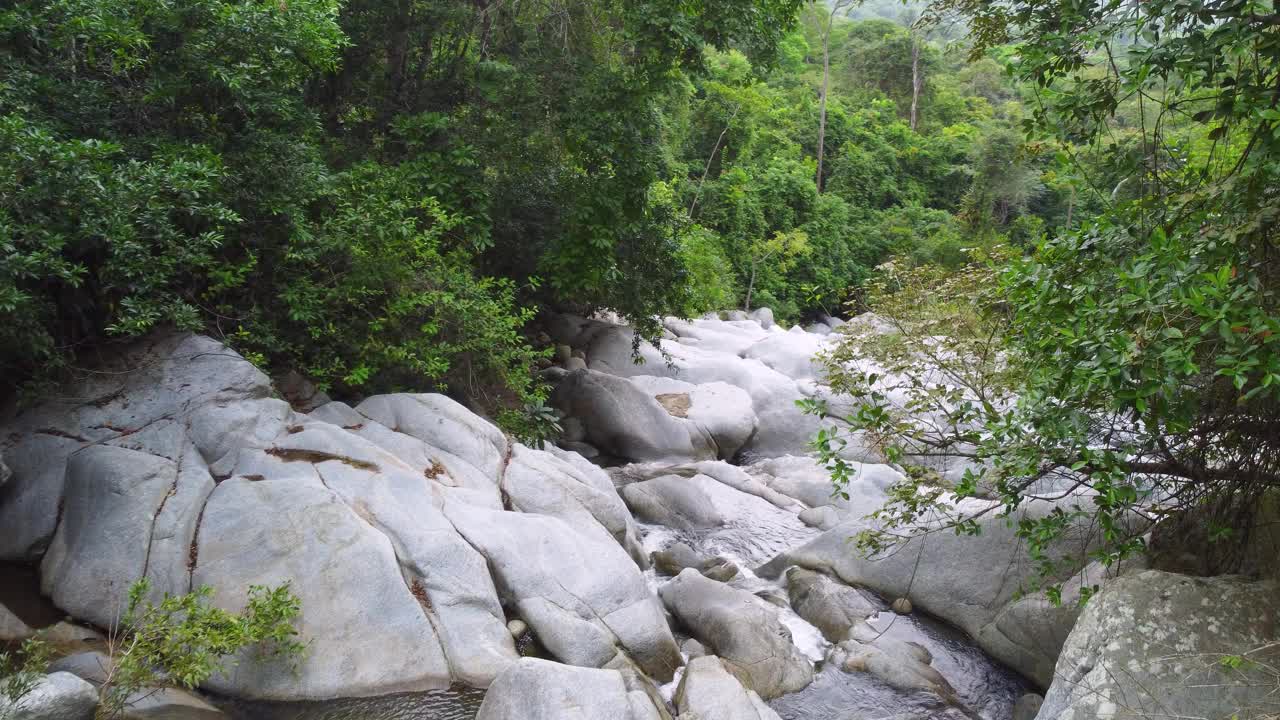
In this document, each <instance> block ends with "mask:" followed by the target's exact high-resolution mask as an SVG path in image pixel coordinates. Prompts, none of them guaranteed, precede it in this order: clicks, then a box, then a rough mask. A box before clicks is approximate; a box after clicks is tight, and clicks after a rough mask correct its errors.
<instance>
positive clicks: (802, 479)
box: [747, 455, 906, 515]
mask: <svg viewBox="0 0 1280 720" xmlns="http://www.w3.org/2000/svg"><path fill="white" fill-rule="evenodd" d="M747 469H748V471H749V472H750V473H752V474H753V475H754V476H756V477H758V478H762V479H763V481H764V482H766V483H767V484H768V486H769V488H770V489H772V490H774V491H775V492H778V493H781V494H783V495H786V496H787V497H790V498H794V499H796V500H799V501H800V502H802V503H804V504H805V505H808V506H809V507H811V508H817V507H822V506H824V505H830V506H832V507H834V508H837V509H838V510H839V511H840V512H841V513H842V514H845V513H853V514H857V515H866V514H868V513H871V512H873V511H875V510H877V509H878V508H880V507H881V506H882V505H884V502H885V500H886V499H887V497H888V496H887V493H886V491H887V490H888V488H889V487H890V486H891V485H893V484H895V483H898V482H901V481H903V480H905V479H906V478H905V477H904V476H903V474H902V473H900V472H898V471H897V470H895V469H894V468H892V467H890V466H888V465H883V464H878V463H870V462H855V463H852V469H853V476H852V477H851V478H850V480H849V482H848V484H846V485H844V486H843V487H841V488H840V491H841V492H842V493H844V495H848V497H847V498H846V497H844V495H840V494H837V493H836V487H835V485H833V484H832V482H831V470H830V469H829V468H827V467H826V466H824V465H822V464H821V463H819V462H818V461H817V460H816V459H814V458H812V457H809V456H795V455H785V456H782V457H777V458H769V459H767V460H762V461H760V462H757V463H754V464H752V465H751V466H749V467H748V468H747Z"/></svg>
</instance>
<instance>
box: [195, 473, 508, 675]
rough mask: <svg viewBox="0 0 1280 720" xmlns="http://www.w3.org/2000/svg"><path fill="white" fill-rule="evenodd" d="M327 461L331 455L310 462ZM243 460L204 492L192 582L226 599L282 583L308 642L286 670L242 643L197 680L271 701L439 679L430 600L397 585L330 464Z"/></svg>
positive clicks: (440, 654) (391, 566)
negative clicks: (223, 667)
mask: <svg viewBox="0 0 1280 720" xmlns="http://www.w3.org/2000/svg"><path fill="white" fill-rule="evenodd" d="M329 463H333V465H342V464H343V463H342V461H338V460H332V461H327V462H325V463H320V465H328V464H329ZM273 464H274V465H278V467H275V466H273ZM253 469H254V470H256V471H257V472H256V473H252V474H249V473H246V475H248V477H246V475H240V476H237V477H233V478H231V479H229V480H226V481H224V482H223V483H221V484H220V485H219V486H218V487H217V489H216V490H215V491H214V492H213V494H212V495H211V496H210V498H209V502H208V504H207V505H206V506H205V508H204V514H203V518H202V520H201V525H200V532H199V538H198V555H197V564H196V565H195V569H194V572H193V574H192V582H193V584H194V585H196V586H199V585H209V586H212V587H213V588H214V590H215V592H214V596H213V599H214V602H215V603H216V604H218V605H219V606H222V607H229V608H240V607H243V606H244V605H245V603H246V601H247V597H246V591H247V589H248V588H249V587H250V586H251V585H267V586H276V585H279V584H281V583H285V582H289V583H291V589H292V590H293V592H294V593H295V594H296V595H297V596H298V598H299V599H300V600H301V605H302V615H301V618H300V620H299V622H298V630H299V633H300V635H301V637H303V638H305V639H306V640H307V641H309V643H310V645H309V647H308V652H307V653H306V654H305V655H303V657H302V658H301V659H300V660H299V661H298V662H299V666H298V672H297V673H294V672H292V671H291V668H290V667H289V666H288V665H287V664H286V663H282V662H270V661H266V660H258V659H257V658H256V656H255V654H254V653H253V652H252V651H246V652H245V653H244V656H243V657H242V658H240V659H239V660H240V661H239V662H238V663H237V664H235V665H234V666H233V667H232V668H231V669H230V670H229V671H228V673H227V674H226V675H225V676H221V677H215V678H214V679H213V680H212V681H211V682H210V683H209V687H210V688H211V689H213V690H216V691H219V692H223V693H229V694H230V693H234V694H236V695H240V696H243V697H252V698H262V699H274V700H293V699H301V698H333V697H341V696H359V695H371V694H376V693H380V692H387V691H393V690H428V689H434V688H445V687H448V686H449V685H450V684H451V683H452V680H453V677H452V674H451V673H450V668H449V663H448V658H447V656H446V655H445V651H444V648H443V647H442V646H441V643H440V640H439V638H438V637H437V635H436V632H435V630H434V629H433V627H432V618H431V617H430V611H431V610H430V608H429V607H428V606H426V604H425V603H422V602H421V601H420V600H419V599H418V597H417V596H416V594H415V592H414V591H413V589H412V588H411V587H410V586H409V585H407V584H406V581H405V578H404V577H403V576H402V575H401V572H400V563H399V561H398V560H397V557H396V553H395V550H394V548H393V547H392V544H391V542H390V541H389V539H388V538H387V536H386V535H384V534H382V533H381V532H379V531H378V530H376V529H375V528H374V526H373V525H372V524H371V523H370V522H368V521H366V520H365V519H364V518H362V517H360V515H358V514H357V513H356V512H355V510H353V509H352V508H351V507H350V506H348V505H347V503H345V502H344V501H343V500H342V498H341V497H340V496H339V495H338V494H337V493H335V491H334V490H331V489H330V488H328V487H326V485H325V481H324V480H323V479H322V475H321V473H322V472H324V470H331V469H336V468H324V469H323V470H322V469H321V468H320V467H319V466H318V465H315V464H312V463H311V462H306V461H293V462H284V461H280V460H278V459H276V458H266V459H263V461H262V462H261V463H259V465H258V466H257V467H254V468H253ZM255 476H256V477H259V478H261V479H251V478H252V477H255ZM504 634H505V630H504ZM508 640H509V636H508Z"/></svg>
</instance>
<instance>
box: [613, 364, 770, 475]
mask: <svg viewBox="0 0 1280 720" xmlns="http://www.w3.org/2000/svg"><path fill="white" fill-rule="evenodd" d="M631 382H632V383H635V384H636V385H637V386H638V387H639V388H640V389H642V390H644V391H645V392H647V393H649V394H650V395H653V397H654V399H655V400H657V401H658V404H660V405H662V407H663V408H664V409H665V410H666V411H667V412H668V413H670V414H671V415H674V416H675V417H679V418H684V419H686V420H688V424H689V425H690V426H691V427H690V432H691V433H697V434H698V435H700V436H701V437H702V441H703V443H704V444H706V445H708V446H710V447H712V448H713V449H714V451H715V457H718V458H721V459H724V460H729V459H732V458H733V457H734V455H736V454H737V453H738V450H739V449H741V448H742V446H743V445H744V444H746V442H747V440H749V439H750V438H751V435H752V434H753V433H754V432H755V431H756V422H757V420H756V413H755V410H754V408H752V406H751V396H750V395H748V394H747V391H745V390H743V389H742V388H739V387H736V386H734V385H730V384H728V383H723V382H708V383H702V384H700V385H694V384H692V383H687V382H683V381H681V380H675V379H673V378H668V377H659V376H654V375H637V376H635V377H633V378H631Z"/></svg>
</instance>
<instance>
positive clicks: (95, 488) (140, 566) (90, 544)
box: [40, 445, 178, 627]
mask: <svg viewBox="0 0 1280 720" xmlns="http://www.w3.org/2000/svg"><path fill="white" fill-rule="evenodd" d="M177 481H178V466H177V464H176V463H174V462H173V461H170V460H167V459H165V458H163V457H159V456H156V455H152V454H149V453H145V452H139V451H137V450H130V449H127V448H122V447H116V446H113V445H91V446H89V447H86V448H85V449H84V450H81V451H80V452H77V453H75V454H74V455H72V456H71V458H70V459H69V460H68V462H67V473H66V491H65V496H64V503H63V512H62V522H61V523H60V524H59V525H58V531H57V533H56V534H55V535H54V537H53V542H52V544H51V545H50V546H49V551H48V552H47V553H46V554H45V556H44V562H43V563H42V564H41V568H40V584H41V590H42V592H44V593H45V594H46V595H48V596H49V597H50V598H52V599H53V602H54V604H55V605H57V606H58V607H59V608H61V609H63V610H65V611H67V612H69V613H71V614H72V615H75V616H76V617H80V618H84V619H86V620H89V621H90V622H93V623H94V624H96V625H98V626H100V627H110V626H112V625H113V624H115V622H116V621H117V620H118V613H120V612H121V611H122V610H123V608H122V607H120V606H119V605H116V604H115V603H104V602H103V600H104V599H105V598H113V599H114V598H122V597H124V595H125V593H126V592H127V590H128V587H129V585H130V584H131V583H132V582H133V581H134V580H136V579H138V578H140V577H143V576H144V575H146V574H147V571H148V561H149V560H150V554H149V552H148V551H149V548H150V545H151V535H152V525H153V523H154V522H155V519H156V517H157V516H158V515H159V514H160V509H161V507H162V506H163V505H164V504H165V502H166V500H167V499H168V497H169V495H170V493H171V492H173V491H174V490H175V487H176V485H177ZM165 589H166V590H168V589H170V587H168V586H166V587H165Z"/></svg>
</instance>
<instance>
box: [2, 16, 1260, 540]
mask: <svg viewBox="0 0 1280 720" xmlns="http://www.w3.org/2000/svg"><path fill="white" fill-rule="evenodd" d="M1276 27H1277V21H1276V14H1275V11H1274V9H1273V8H1272V5H1271V3H1270V2H1269V0H1218V1H1215V2H1209V3H1205V2H1202V1H1201V0H1156V1H1154V2H1148V3H1143V4H1135V5H1126V4H1123V3H1119V2H1105V1H1102V0H1099V1H1097V2H1085V3H1065V2H1051V3H1047V4H1046V3H1038V2H1029V1H1025V0H1013V2H1008V3H989V2H985V1H984V0H940V1H939V2H936V3H934V4H931V5H928V6H924V5H912V4H908V5H905V6H899V5H897V4H885V3H880V4H870V5H856V4H853V3H848V2H844V1H843V0H836V1H835V2H834V3H831V4H812V3H802V2H800V1H799V0H751V1H750V2H742V1H740V0H735V1H733V2H727V1H722V0H696V1H694V2H684V1H682V2H675V1H673V0H646V1H644V2H620V1H618V0H575V1H572V2H564V1H562V0H539V1H536V2H511V1H508V0H476V1H475V2H455V1H452V0H394V1H393V0H348V1H347V2H338V0H269V1H261V2H240V1H232V0H192V1H189V2H155V1H154V0H59V1H57V2H52V1H50V0H15V1H14V2H9V3H5V4H4V5H3V7H2V8H0V36H2V38H3V39H2V40H0V78H3V79H2V80H0V373H2V374H3V375H4V377H5V378H6V379H8V380H9V381H10V382H9V383H8V387H7V392H8V394H10V395H15V396H28V395H30V396H34V395H38V394H39V392H40V391H41V389H42V388H46V387H49V386H50V383H52V382H55V381H57V380H59V379H60V378H62V377H65V376H66V375H68V374H71V375H74V374H76V373H77V372H81V371H82V370H83V368H86V367H88V366H90V365H92V362H93V358H94V356H95V354H97V353H100V352H102V351H103V350H104V348H108V347H110V346H111V345H112V344H114V343H117V342H119V341H121V340H125V339H128V338H131V337H137V336H140V335H143V334H146V333H149V332H151V331H153V330H156V329H161V328H170V327H174V328H179V329H188V330H198V331H201V332H204V333H207V334H210V335H211V336H213V337H214V338H216V339H218V340H220V341H223V342H226V343H227V344H229V345H230V346H231V347H233V348H235V349H236V350H237V351H238V352H240V353H242V354H243V355H245V356H246V357H248V358H250V359H251V360H252V361H253V362H254V363H255V364H258V365H260V366H261V367H263V368H267V369H270V370H272V371H274V372H279V371H284V370H296V371H298V372H299V373H301V374H302V375H304V376H306V377H308V378H311V379H312V380H314V381H315V382H316V383H317V384H318V385H319V386H320V387H322V388H323V389H325V390H326V391H328V392H330V393H331V394H333V395H334V396H335V397H340V398H344V397H345V398H350V397H359V396H362V395H367V394H371V393H374V392H383V391H391V390H399V389H414V390H418V391H425V390H428V389H435V390H443V391H446V392H448V393H449V394H451V395H452V396H454V397H457V398H459V399H462V400H464V401H465V402H467V403H468V404H469V405H470V406H472V407H475V408H478V409H480V410H481V411H483V412H485V413H486V414H488V415H490V416H492V417H496V418H497V419H498V420H499V421H500V422H501V424H503V425H504V427H505V428H506V429H508V430H511V431H513V432H516V433H517V434H521V435H524V436H529V435H538V434H539V433H541V432H543V431H544V430H545V429H546V428H545V427H543V426H545V425H546V424H547V423H548V422H551V423H553V422H554V420H553V419H548V418H549V416H548V415H547V414H546V413H544V412H542V410H541V408H542V405H541V403H542V401H543V400H544V399H545V392H546V391H545V388H544V387H543V386H542V385H541V383H540V382H539V381H538V380H537V376H536V374H535V372H534V371H535V369H536V368H537V367H538V365H539V364H540V363H542V362H543V361H544V359H545V358H547V357H548V356H549V355H550V353H551V348H550V347H549V345H548V343H547V342H546V340H545V338H544V337H543V336H541V335H540V333H539V323H540V319H539V316H540V313H542V312H544V311H555V312H574V313H579V314H587V313H590V312H594V311H613V312H616V313H618V314H619V315H621V316H622V317H624V318H626V319H628V321H629V322H631V323H632V324H633V325H634V326H635V327H636V328H637V330H638V331H639V333H640V336H641V338H639V339H638V341H640V340H641V339H643V338H649V339H656V338H657V337H658V336H659V335H660V333H661V318H662V317H664V316H668V315H675V316H682V317H691V316H697V315H699V314H702V313H705V312H714V311H726V310H732V309H751V308H755V307H761V306H767V307H770V308H772V310H773V312H774V314H775V316H776V317H777V318H778V319H779V320H781V321H783V322H785V323H788V324H790V323H803V322H806V321H809V320H811V319H813V318H816V317H818V316H823V315H841V316H846V317H847V316H850V315H853V314H856V313H859V312H862V311H864V310H867V309H868V308H871V309H879V310H880V311H881V312H883V313H885V314H892V312H893V311H894V310H895V309H896V310H897V311H898V314H899V315H902V316H904V317H906V318H907V319H908V320H912V319H913V318H912V317H911V313H912V312H917V316H916V317H914V321H915V322H917V326H918V327H921V328H932V331H931V332H929V333H926V335H928V336H929V337H934V336H937V335H939V334H940V333H941V330H942V329H945V330H948V331H949V332H950V333H951V334H952V335H954V336H955V337H956V338H957V342H962V343H970V344H967V345H965V346H964V348H963V349H966V351H969V350H975V349H976V350H981V351H982V352H986V350H984V348H986V349H989V346H988V345H981V344H976V343H978V341H979V340H983V339H985V340H992V339H996V340H998V342H999V347H998V348H997V349H995V350H991V351H990V352H988V353H987V354H985V355H983V357H986V358H997V357H998V358H1000V362H999V363H998V364H997V365H998V366H992V365H988V364H983V363H976V364H971V365H969V367H968V368H967V369H968V370H977V371H984V370H989V371H990V372H987V373H986V374H985V375H983V377H981V378H979V379H976V380H974V381H973V383H974V386H973V387H982V388H986V387H988V386H990V387H991V388H993V390H992V393H993V394H992V395H991V398H990V401H988V398H987V397H986V396H983V397H982V402H979V403H976V404H975V403H965V404H963V406H961V407H950V408H948V409H947V412H949V413H952V415H950V416H949V420H950V423H949V424H948V425H947V426H946V428H944V429H947V430H949V432H947V433H943V434H942V436H937V437H934V436H927V435H928V434H927V433H926V432H925V431H924V430H923V429H921V428H919V427H910V426H906V425H903V424H902V423H901V422H900V421H899V420H896V419H894V418H893V417H892V416H891V415H890V414H887V413H881V414H877V413H876V408H877V405H876V398H875V397H873V396H870V395H868V396H867V398H868V399H869V402H868V403H867V404H866V405H865V406H864V411H863V413H862V414H861V415H860V416H859V417H856V418H845V419H846V420H847V421H849V424H850V425H852V426H853V427H854V428H855V429H857V430H869V431H873V432H876V433H880V434H881V435H884V436H897V437H901V438H906V440H907V441H910V442H914V443H916V444H917V446H916V448H915V449H916V450H919V444H920V443H924V444H925V445H926V446H928V447H929V448H932V449H935V450H936V449H943V450H946V449H948V448H960V447H964V448H967V449H968V450H966V452H971V453H972V454H973V455H975V456H977V457H980V458H982V459H984V460H986V461H988V467H990V468H992V470H991V472H992V473H993V476H992V477H988V478H985V479H984V481H985V482H988V483H994V486H995V488H996V490H995V492H996V493H997V494H998V495H1001V496H1003V497H1007V498H1008V499H1009V500H1010V502H1011V503H1012V502H1016V500H1017V498H1018V497H1019V494H1020V493H1021V492H1023V491H1024V490H1026V488H1027V487H1029V484H1028V483H1030V482H1031V481H1033V480H1035V479H1039V478H1042V477H1043V476H1044V475H1045V474H1046V473H1048V472H1051V469H1054V468H1057V469H1061V468H1067V469H1068V470H1069V471H1070V472H1072V473H1074V476H1075V477H1077V478H1082V479H1081V480H1080V481H1081V482H1083V483H1086V484H1089V485H1090V487H1092V488H1093V489H1094V490H1095V491H1096V492H1098V493H1099V497H1101V498H1102V499H1101V500H1100V501H1099V503H1098V504H1099V507H1100V512H1101V513H1102V516H1103V519H1104V524H1106V525H1107V528H1108V533H1109V539H1111V540H1113V541H1114V542H1115V543H1116V545H1117V548H1116V552H1117V553H1123V552H1124V551H1125V549H1126V548H1130V547H1131V544H1132V543H1134V542H1139V540H1138V539H1135V538H1134V537H1132V536H1130V535H1127V534H1126V533H1125V532H1124V531H1123V530H1122V528H1121V519H1122V516H1123V514H1124V512H1127V511H1128V510H1131V509H1132V508H1134V507H1135V505H1136V503H1137V501H1138V500H1137V493H1138V490H1137V489H1136V487H1135V485H1134V483H1133V482H1132V481H1131V479H1130V478H1131V477H1132V475H1133V474H1134V473H1147V474H1151V473H1155V474H1157V475H1159V476H1161V477H1173V478H1176V479H1177V482H1176V483H1175V485H1174V486H1173V487H1174V488H1175V489H1174V490H1173V491H1171V492H1174V493H1175V494H1174V495H1172V496H1171V497H1170V502H1172V503H1173V504H1174V505H1179V506H1193V505H1196V504H1198V503H1203V502H1209V501H1211V500H1213V499H1214V498H1219V499H1221V498H1227V499H1228V500H1229V501H1230V502H1231V503H1235V502H1237V501H1238V500H1239V498H1241V497H1246V498H1247V497H1254V496H1256V494H1258V493H1261V492H1263V491H1265V490H1266V489H1268V488H1270V487H1273V486H1274V485H1275V484H1276V483H1277V480H1280V452H1277V447H1276V444H1277V438H1280V432H1278V431H1277V427H1280V426H1278V425H1277V423H1280V419H1278V418H1280V410H1278V408H1280V354H1278V353H1277V346H1276V343H1277V342H1280V341H1278V340H1277V331H1278V330H1280V318H1278V315H1277V310H1276V304H1277V301H1276V297H1275V286H1276V281H1277V263H1276V261H1275V245H1274V230H1273V228H1274V226H1275V222H1274V221H1275V217H1276V210H1277V206H1276V201H1277V199H1276V190H1275V189H1276V187H1277V184H1276V182H1275V175H1276V173H1277V172H1280V164H1278V163H1277V143H1278V142H1280V125H1278V123H1280V109H1278V108H1277V102H1278V101H1280V90H1277V88H1280V73H1278V70H1280V64H1278V63H1277V55H1278V54H1280V36H1278V35H1277V33H1276ZM886 268H888V269H890V270H891V271H892V272H890V271H889V270H886ZM912 293H915V294H912ZM922 310H928V311H929V312H930V313H932V314H931V315H929V316H928V317H922V316H918V315H919V313H918V311H922ZM969 330H971V331H972V332H968V331H969ZM893 351H894V349H893V348H890V349H889V352H893ZM897 351H899V352H900V351H901V348H898V349H897ZM908 355H909V354H908ZM908 355H900V358H907V357H908ZM899 369H901V370H903V371H904V372H906V371H909V370H910V369H911V367H910V362H909V361H907V360H904V363H903V364H902V365H901V367H900V368H899ZM862 380H866V378H847V379H846V381H845V382H843V383H841V382H836V383H835V386H836V387H838V388H839V389H842V390H844V391H848V392H852V393H854V394H858V392H859V389H858V388H859V383H860V382H861V381H862ZM874 380H875V379H874V378H872V379H871V382H872V383H874ZM984 383H985V384H984ZM864 384H865V383H864ZM973 387H971V388H970V389H973ZM979 395H982V393H979ZM930 400H931V399H930V398H929V397H927V396H926V397H924V398H922V399H921V400H920V401H921V402H929V401H930ZM932 400H936V398H932ZM881 409H883V408H881ZM815 412H822V408H815ZM974 427H977V428H979V430H972V428H974ZM1100 438H1101V439H1100ZM909 450H911V448H906V449H905V450H904V452H906V451H909ZM973 480H974V483H976V482H977V480H978V479H977V478H974V479H973ZM974 487H976V486H975V485H973V484H970V485H969V486H963V485H962V487H961V491H962V493H963V492H964V491H966V490H968V491H973V490H974ZM1240 491H1244V495H1240V494H1239V492H1240ZM910 497H911V498H913V499H912V500H910V501H909V502H908V503H907V505H909V507H903V508H899V510H900V512H901V513H902V517H899V518H897V519H900V520H901V519H910V517H911V516H912V515H913V514H915V513H918V512H919V511H920V507H921V506H920V505H919V503H917V501H916V500H915V499H914V498H915V497H916V496H915V495H912V496H910ZM1046 522H1047V524H1046V526H1045V527H1043V528H1042V529H1043V530H1044V532H1046V533H1049V534H1052V530H1053V528H1052V523H1054V522H1059V519H1050V520H1048V521H1046ZM1027 534H1028V536H1029V537H1034V536H1035V535H1036V531H1033V530H1031V529H1028V530H1027Z"/></svg>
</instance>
